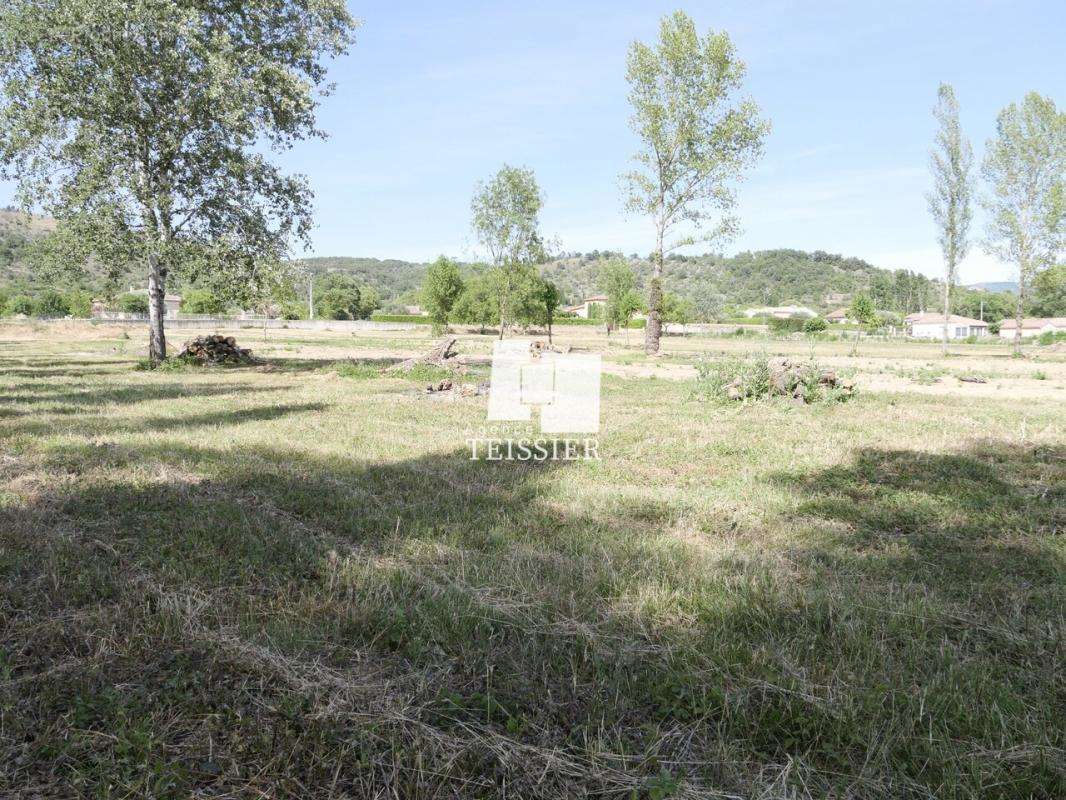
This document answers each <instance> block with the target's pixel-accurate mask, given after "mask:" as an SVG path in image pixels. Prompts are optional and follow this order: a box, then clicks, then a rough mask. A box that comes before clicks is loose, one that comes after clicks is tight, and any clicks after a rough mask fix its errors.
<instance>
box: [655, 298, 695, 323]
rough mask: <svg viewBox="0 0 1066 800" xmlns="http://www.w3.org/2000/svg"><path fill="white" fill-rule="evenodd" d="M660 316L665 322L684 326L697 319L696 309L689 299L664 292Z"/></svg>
mask: <svg viewBox="0 0 1066 800" xmlns="http://www.w3.org/2000/svg"><path fill="white" fill-rule="evenodd" d="M659 315H660V318H661V319H662V321H663V322H677V323H679V324H682V325H683V324H685V323H687V322H692V321H693V320H694V319H695V317H696V308H695V306H693V304H692V302H691V301H690V300H688V299H687V298H684V297H681V296H679V295H676V294H674V293H672V292H663V299H662V303H661V305H660V306H659Z"/></svg>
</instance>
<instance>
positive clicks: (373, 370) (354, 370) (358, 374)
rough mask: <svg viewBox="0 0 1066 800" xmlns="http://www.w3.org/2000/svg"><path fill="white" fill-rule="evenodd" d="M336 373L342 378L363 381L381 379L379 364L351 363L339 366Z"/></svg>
mask: <svg viewBox="0 0 1066 800" xmlns="http://www.w3.org/2000/svg"><path fill="white" fill-rule="evenodd" d="M336 372H337V374H338V375H340V376H341V377H342V378H352V379H354V380H359V381H365V380H372V379H374V378H380V377H381V365H380V364H368V363H366V362H360V361H352V362H349V363H347V364H339V365H338V366H337V367H336Z"/></svg>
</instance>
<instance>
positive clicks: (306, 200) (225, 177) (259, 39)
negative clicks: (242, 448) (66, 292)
mask: <svg viewBox="0 0 1066 800" xmlns="http://www.w3.org/2000/svg"><path fill="white" fill-rule="evenodd" d="M353 27H354V22H353V20H352V18H351V16H350V15H349V13H348V11H347V9H346V7H345V3H344V2H343V0H285V2H274V1H273V0H248V1H247V2H242V3H239V4H233V3H230V2H224V1H223V0H203V2H197V3H191V2H173V1H172V0H168V1H164V2H134V3H130V2H125V0H95V2H84V1H83V0H63V1H62V2H57V1H56V0H6V2H5V5H4V9H3V12H2V14H0V165H2V166H4V167H6V168H8V170H9V171H10V172H11V173H12V176H13V177H14V178H15V179H16V180H17V181H18V191H19V195H20V198H22V199H25V200H28V201H33V202H36V203H38V204H40V205H41V206H43V207H44V208H46V209H48V210H49V211H50V212H51V213H52V214H53V216H56V217H58V218H59V219H60V221H61V223H62V224H64V225H69V226H70V227H71V228H72V229H77V230H78V232H79V234H80V235H78V236H75V237H70V238H69V239H68V240H67V241H66V242H65V243H64V244H63V247H64V248H65V247H67V246H68V245H71V246H77V247H78V248H80V250H81V252H82V253H92V254H95V255H96V256H97V257H98V259H99V260H102V261H104V262H108V263H109V262H110V260H111V259H115V263H119V264H127V263H134V262H135V263H139V264H147V265H148V272H149V275H150V279H151V280H152V281H153V282H155V283H156V284H157V285H159V286H160V287H161V288H163V289H165V280H166V277H167V275H168V273H173V272H178V271H181V272H182V277H183V278H186V279H187V280H189V281H190V282H196V283H198V284H200V285H208V283H209V282H210V280H209V279H210V278H213V279H214V281H215V283H212V284H211V285H212V286H213V287H215V286H220V287H223V288H225V289H226V290H228V291H232V292H233V293H234V295H240V296H239V297H234V298H233V299H234V300H235V301H237V302H239V303H240V304H242V305H245V304H246V303H247V302H248V298H249V296H252V295H255V294H257V293H259V292H260V291H262V290H263V289H264V288H265V286H266V285H267V284H269V283H270V282H271V279H270V277H269V276H270V273H271V272H272V271H273V270H275V269H277V268H279V267H280V262H281V257H282V255H283V253H284V252H285V251H286V249H287V247H288V245H289V241H290V239H292V238H297V239H300V238H302V239H304V240H306V239H307V234H308V231H309V229H310V224H311V220H310V191H309V189H308V186H307V184H306V180H305V179H303V178H302V177H299V176H288V175H285V174H283V173H282V172H281V171H280V170H279V169H278V168H277V167H276V166H274V165H272V164H271V163H270V162H269V161H268V160H267V158H265V157H264V153H267V152H269V151H270V149H271V148H273V149H275V150H283V149H285V148H287V147H290V146H291V145H293V144H294V143H295V142H297V141H300V140H302V139H305V138H308V137H314V136H320V135H323V134H322V132H321V131H319V130H318V129H317V128H316V126H315V109H316V106H317V100H316V94H317V93H320V92H324V91H327V90H328V86H327V84H326V83H325V78H326V71H325V68H324V65H323V61H324V60H325V59H326V58H329V57H332V56H336V55H339V54H341V53H343V52H345V51H346V50H347V48H348V45H349V44H350V42H351V40H352V30H353ZM50 261H51V263H59V259H50ZM68 263H69V265H70V267H71V268H72V269H81V268H83V266H84V264H85V263H86V261H85V259H84V258H83V257H79V258H78V259H75V260H73V261H69V262H68ZM161 324H162V321H161V320H160V325H161ZM150 341H151V353H152V357H153V358H157V359H158V358H163V357H164V356H165V353H163V352H161V349H162V347H163V341H162V329H161V327H157V328H155V329H153V330H152V331H151V339H150Z"/></svg>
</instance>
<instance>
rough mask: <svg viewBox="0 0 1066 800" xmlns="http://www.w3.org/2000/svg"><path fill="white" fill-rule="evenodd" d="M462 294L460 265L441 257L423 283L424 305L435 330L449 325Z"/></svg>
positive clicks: (427, 273)
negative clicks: (453, 310)
mask: <svg viewBox="0 0 1066 800" xmlns="http://www.w3.org/2000/svg"><path fill="white" fill-rule="evenodd" d="M462 293H463V279H462V278H461V277H460V276H459V265H458V264H456V262H454V261H452V260H451V259H449V258H447V257H445V256H440V257H439V258H438V259H437V260H436V261H435V262H434V263H433V264H432V265H431V266H430V268H429V269H428V270H427V271H426V278H425V280H424V281H423V282H422V303H423V305H424V306H425V307H426V311H428V312H429V317H430V319H431V320H432V321H433V327H434V329H435V330H440V329H442V328H444V327H445V326H446V325H447V324H448V319H449V317H450V316H451V313H452V309H453V308H454V307H455V303H456V301H457V300H458V299H459V296H460V295H461V294H462Z"/></svg>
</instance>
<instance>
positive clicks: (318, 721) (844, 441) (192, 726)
mask: <svg viewBox="0 0 1066 800" xmlns="http://www.w3.org/2000/svg"><path fill="white" fill-rule="evenodd" d="M138 335H139V334H138ZM490 341H491V340H490V339H488V338H486V339H484V340H478V341H477V343H476V346H475V345H471V346H470V347H471V349H472V350H476V351H478V352H488V350H489V345H490ZM269 342H271V344H272V345H273V346H274V347H276V348H277V349H276V350H275V351H274V355H277V356H281V357H284V358H279V359H278V360H277V361H276V362H275V363H272V365H271V366H270V367H269V368H268V369H265V370H261V369H256V368H240V369H228V368H227V369H184V370H176V371H155V372H144V371H135V370H134V369H133V368H132V367H133V364H134V363H135V358H134V355H135V354H133V353H132V352H130V351H131V350H132V348H129V347H126V345H125V344H124V342H116V341H109V340H104V339H101V340H93V341H83V340H68V341H62V340H54V339H53V340H51V341H19V342H10V341H9V342H5V343H4V344H3V352H2V354H0V447H2V450H0V794H2V795H4V796H14V797H26V798H29V797H70V796H90V797H106V798H117V797H165V798H184V797H189V796H199V797H334V798H341V797H349V798H363V797H471V798H474V797H499V796H505V797H544V798H558V797H585V796H588V797H619V798H630V797H649V798H666V797H723V796H725V797H728V796H734V797H762V798H802V797H830V796H831V797H878V798H881V797H883V798H912V797H913V798H925V797H937V798H972V797H978V796H980V797H993V798H997V797H998V798H1025V797H1034V798H1057V797H1062V796H1064V795H1066V733H1064V727H1063V724H1062V721H1063V719H1064V717H1066V713H1064V712H1066V681H1064V671H1063V658H1064V655H1066V642H1064V635H1063V634H1064V630H1066V625H1064V618H1066V617H1064V605H1066V604H1064V599H1066V592H1064V589H1066V553H1064V544H1063V535H1062V530H1063V524H1064V522H1066V480H1064V478H1066V436H1064V431H1063V427H1062V426H1063V418H1064V414H1063V411H1064V408H1063V403H1062V401H1061V400H1056V399H1053V398H1048V399H1035V400H1027V401H1025V402H1024V403H1014V402H1011V401H1010V400H1009V398H1004V399H999V398H995V399H988V398H984V399H976V398H965V397H934V396H930V395H924V394H905V393H898V394H888V393H885V394H877V393H873V392H865V393H861V394H860V395H859V396H858V397H857V398H855V399H854V400H852V401H851V402H849V403H846V404H842V405H834V406H814V407H809V408H796V407H794V406H792V405H790V404H785V403H769V404H761V405H750V406H729V407H721V406H714V405H708V404H706V403H704V402H701V401H700V400H698V399H697V398H696V396H695V393H694V392H693V391H692V388H693V387H692V385H691V383H689V382H687V381H684V380H662V379H653V378H621V377H616V376H611V375H608V376H606V377H605V378H604V384H603V414H602V418H603V430H602V433H601V435H600V448H599V451H600V454H601V456H602V460H600V461H592V462H580V461H579V462H554V463H538V464H529V463H516V462H484V461H481V462H474V461H471V460H470V459H469V448H468V446H467V444H466V441H465V440H466V435H467V431H469V430H471V429H475V430H476V429H478V428H480V427H482V426H483V425H484V424H485V400H484V398H483V397H473V398H465V399H461V400H457V401H454V402H453V401H447V400H436V399H432V398H430V397H428V396H426V395H425V394H421V393H419V391H418V389H419V387H420V385H421V384H420V383H419V382H417V381H415V380H407V379H404V378H402V377H395V376H390V375H382V374H380V372H379V371H378V365H379V364H384V363H388V359H383V358H382V357H381V354H380V353H377V354H375V355H374V356H373V358H359V354H358V352H356V351H353V353H352V355H353V357H354V358H355V360H354V361H346V362H345V363H342V364H334V363H332V362H331V360H330V358H323V357H319V358H317V359H316V358H311V357H307V358H303V357H301V353H302V351H303V349H305V348H306V343H305V342H303V341H301V340H299V338H298V337H295V336H294V338H293V340H291V341H286V340H285V338H284V336H283V335H282V334H276V333H275V332H271V333H270V334H269ZM464 343H465V340H464ZM332 346H334V347H337V346H343V345H337V344H334V345H332ZM353 346H354V345H353ZM374 346H375V348H377V347H381V348H386V349H387V348H388V347H389V344H388V342H387V341H383V343H378V342H375V345H374ZM409 346H410V345H409V344H408V343H407V341H406V339H405V340H404V345H403V346H402V347H409ZM686 346H687V347H693V349H695V348H694V346H692V345H691V344H687V345H686ZM715 346H716V345H715ZM738 346H739V345H734V344H730V347H731V348H734V347H738ZM748 346H749V347H753V348H758V347H760V346H764V345H760V344H759V343H758V342H755V343H752V344H749V345H748ZM263 347H264V348H265V347H266V345H265V343H264V346H263ZM916 347H922V346H916ZM401 349H402V348H401ZM896 349H897V350H899V349H900V346H896ZM866 357H868V358H869V357H877V356H876V354H874V355H873V356H869V355H868V356H866ZM917 357H920V358H923V359H928V358H930V354H929V351H928V350H927V349H924V348H923V349H922V350H921V352H920V355H919V356H913V355H912V354H911V353H909V351H906V350H905V349H904V351H903V353H902V354H901V355H899V358H900V359H911V358H917ZM885 358H886V359H887V358H888V357H887V355H886V356H885ZM884 363H885V365H886V366H888V365H891V364H894V363H896V362H895V361H888V360H886V361H885V362H884ZM1027 369H1028V370H1029V371H1031V369H1032V367H1031V365H1030V366H1029V367H1028V368H1027Z"/></svg>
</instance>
